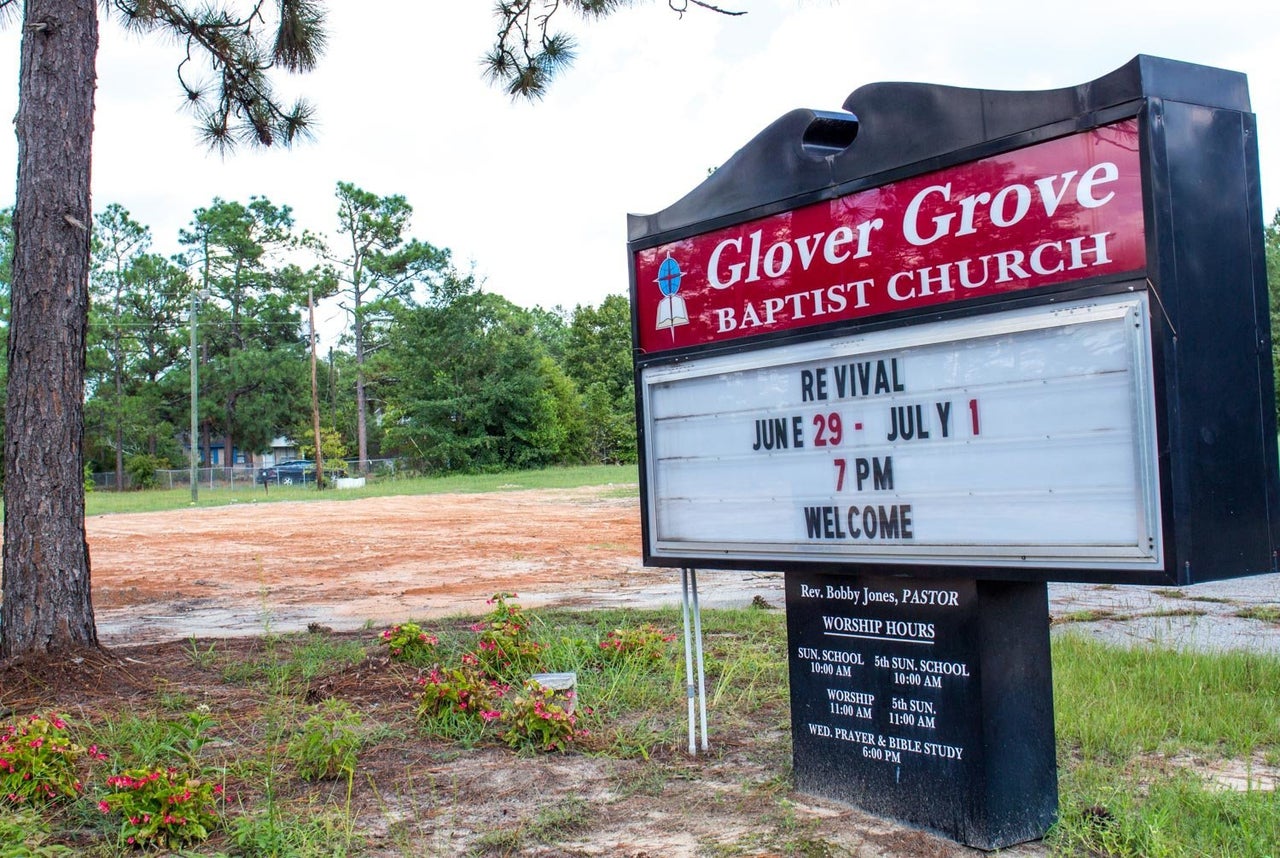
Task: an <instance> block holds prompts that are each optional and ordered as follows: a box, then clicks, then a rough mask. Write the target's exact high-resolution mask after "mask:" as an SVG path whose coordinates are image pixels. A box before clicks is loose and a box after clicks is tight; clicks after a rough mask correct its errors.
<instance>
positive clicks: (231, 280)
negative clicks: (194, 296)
mask: <svg viewBox="0 0 1280 858" xmlns="http://www.w3.org/2000/svg"><path fill="white" fill-rule="evenodd" d="M179 240H180V241H181V243H182V244H183V245H184V246H186V247H187V248H189V252H188V254H187V257H186V261H187V262H188V264H189V267H191V268H193V269H196V270H198V271H199V272H200V278H201V284H202V292H203V294H204V302H203V304H202V307H201V310H202V312H201V316H200V319H199V320H198V323H199V325H200V332H201V339H202V353H203V354H204V355H205V357H204V358H202V361H203V363H204V366H205V369H204V370H203V371H202V386H203V388H204V390H205V391H206V393H205V394H204V395H202V396H201V400H202V401H204V402H206V403H208V404H209V410H208V411H207V412H205V418H206V419H205V421H204V426H205V435H206V437H205V442H204V443H205V447H206V456H205V458H206V460H208V459H209V456H208V443H209V441H208V436H209V433H211V432H217V433H218V434H220V435H222V437H223V439H224V442H225V450H226V452H227V456H228V460H227V461H228V463H230V464H234V462H233V460H232V459H231V457H232V456H233V454H234V451H235V449H236V446H237V444H238V446H239V447H240V448H241V449H244V450H250V451H259V450H263V449H266V448H267V447H268V445H269V444H270V441H271V439H272V437H274V435H275V434H276V433H277V432H278V431H280V429H281V428H282V427H284V426H290V425H292V424H293V423H295V422H296V421H297V420H298V419H300V418H301V417H302V416H303V415H304V414H305V413H306V407H307V387H306V370H307V367H306V362H305V348H304V343H303V340H302V337H301V335H300V324H301V317H300V306H301V304H302V303H303V301H304V300H305V296H306V294H307V290H308V289H314V290H316V291H318V292H320V293H321V294H324V292H325V291H327V289H328V287H329V281H328V279H327V275H326V273H325V272H324V271H323V269H312V270H310V271H304V270H302V269H301V268H298V267H297V266H296V265H294V264H289V263H287V262H286V261H285V258H286V256H287V254H288V253H289V252H291V251H293V250H295V249H296V248H297V247H298V244H299V237H298V236H297V235H296V234H295V233H294V229H293V215H292V212H291V211H290V209H289V207H288V206H276V205H275V204H273V203H272V202H271V201H270V200H266V199H263V198H260V197H255V198H252V199H251V200H250V201H249V203H248V205H244V204H242V203H238V202H228V201H225V200H221V199H215V200H214V201H213V203H212V205H210V206H209V207H208V208H202V209H197V210H196V212H195V216H194V217H193V219H192V222H191V226H190V228H189V229H185V230H182V232H181V233H180V235H179Z"/></svg>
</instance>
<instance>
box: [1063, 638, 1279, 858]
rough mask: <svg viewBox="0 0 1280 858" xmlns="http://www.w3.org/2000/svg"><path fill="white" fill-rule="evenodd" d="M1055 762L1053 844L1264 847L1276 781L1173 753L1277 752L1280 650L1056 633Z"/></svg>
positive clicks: (1137, 851) (1274, 831)
mask: <svg viewBox="0 0 1280 858" xmlns="http://www.w3.org/2000/svg"><path fill="white" fill-rule="evenodd" d="M1053 671H1054V707H1055V716H1056V721H1057V739H1058V749H1059V752H1058V755H1059V761H1058V762H1059V771H1060V773H1061V774H1060V796H1061V797H1060V801H1061V810H1060V815H1059V822H1058V824H1057V825H1055V826H1054V829H1053V830H1052V832H1051V833H1050V837H1049V839H1048V842H1049V844H1050V846H1051V847H1052V850H1053V853H1054V854H1057V855H1108V856H1134V858H1138V856H1209V855H1213V856H1217V855H1222V856H1227V855H1230V856H1257V858H1264V856H1274V855H1276V854H1277V853H1276V851H1275V850H1276V845H1277V844H1280V800H1277V796H1276V794H1275V793H1274V792H1270V791H1263V790H1256V789H1255V790H1250V791H1246V792H1236V791H1232V790H1229V789H1223V788H1220V787H1218V786H1216V785H1214V784H1213V782H1211V781H1210V780H1209V779H1208V778H1207V777H1206V776H1205V775H1204V774H1202V773H1200V772H1197V771H1196V769H1195V768H1194V766H1193V765H1192V764H1191V763H1189V762H1188V763H1183V762H1175V761H1176V760H1190V759H1206V760H1253V759H1257V758H1262V759H1274V757H1275V755H1276V753H1277V751H1278V750H1280V718H1278V717H1277V714H1276V713H1277V709H1276V701H1275V694H1276V689H1277V688H1280V659H1277V658H1275V657H1274V656H1268V655H1262V654H1257V653H1246V652H1227V653H1199V652H1192V651H1185V650H1168V649H1156V648H1146V647H1144V648H1132V649H1130V648H1124V647H1118V646H1114V645H1108V644H1104V643H1100V642H1098V641H1095V640H1092V639H1090V638H1087V637H1085V636H1083V635H1078V634H1068V635H1062V636H1059V637H1057V638H1056V639H1055V640H1054V643H1053Z"/></svg>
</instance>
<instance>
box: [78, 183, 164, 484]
mask: <svg viewBox="0 0 1280 858" xmlns="http://www.w3.org/2000/svg"><path fill="white" fill-rule="evenodd" d="M93 229H94V242H93V259H92V268H91V270H90V297H91V301H90V309H91V313H92V314H93V315H92V316H91V319H92V318H94V317H96V319H97V320H98V323H97V324H94V323H93V322H92V321H91V324H90V330H89V349H90V353H91V354H92V351H93V346H94V343H95V341H97V342H98V343H100V344H101V346H102V347H103V348H104V349H105V351H106V354H105V356H104V361H103V362H104V364H105V366H104V367H103V369H105V371H106V374H107V375H108V376H109V378H108V379H106V380H105V381H106V384H105V385H103V387H106V388H107V390H108V391H109V392H107V393H106V395H105V396H101V395H100V396H99V397H98V399H99V401H100V402H102V404H103V406H104V409H105V411H106V412H107V413H106V415H104V416H105V417H106V422H107V423H108V424H109V426H110V429H111V436H112V437H111V447H112V448H113V450H114V453H115V475H116V489H117V490H122V489H123V488H124V485H125V483H124V447H125V439H124V436H125V424H126V422H128V413H129V411H130V409H129V404H128V403H127V402H126V399H125V374H126V372H127V370H128V364H129V358H130V351H131V350H132V348H133V339H132V336H131V335H130V334H129V329H130V327H131V323H132V320H131V319H130V317H129V314H128V313H127V311H126V308H125V295H126V294H127V292H128V291H129V285H130V284H129V278H130V272H131V269H132V268H133V265H134V263H135V262H136V260H137V259H138V257H140V256H141V255H142V254H143V253H145V252H146V249H147V247H148V245H150V243H151V231H150V230H149V229H147V228H146V227H145V226H143V225H142V224H140V223H138V222H137V221H135V220H134V219H133V218H132V217H131V216H130V215H129V212H128V210H127V209H125V208H124V207H123V206H121V205H119V204H118V203H112V204H111V205H109V206H107V207H106V209H105V210H103V211H102V212H99V214H98V216H97V217H96V218H95V219H94V225H93ZM95 363H96V361H94V360H93V359H92V357H91V358H90V361H89V364H88V366H89V367H90V368H92V367H93V366H94V364H95ZM89 387H90V389H91V390H92V389H93V388H94V387H95V385H94V384H93V383H92V380H90V383H89ZM93 393H94V394H101V391H100V390H93ZM86 408H89V405H88V404H86ZM86 420H87V422H89V423H92V422H93V421H92V420H91V419H89V417H88V415H86Z"/></svg>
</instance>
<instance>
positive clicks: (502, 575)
mask: <svg viewBox="0 0 1280 858" xmlns="http://www.w3.org/2000/svg"><path fill="white" fill-rule="evenodd" d="M619 492H620V488H619V487H610V486H598V487H586V488H577V489H564V490H522V491H505V492H494V493H487V494H449V495H419V496H403V497H379V498H367V499H361V500H351V501H337V500H335V501H333V502H323V501H319V502H315V501H313V502H283V503H255V502H250V503H241V504H234V505H231V506H226V507H217V508H204V509H185V510H174V511H170V512H161V513H149V514H128V515H102V516H94V517H91V518H90V519H89V520H88V523H87V525H88V537H89V546H90V556H91V560H92V567H93V572H92V577H93V598H94V608H95V612H96V615H97V621H98V631H99V636H100V638H101V639H102V641H103V642H104V643H106V644H108V645H112V644H126V643H151V642H157V641H162V640H169V639H173V638H188V637H213V636H233V635H242V634H254V633H258V632H261V631H263V629H264V628H265V627H268V626H269V627H270V628H271V629H272V630H274V631H295V630H300V629H304V628H306V627H307V625H308V624H309V623H319V624H321V625H324V626H329V627H331V628H334V629H339V630H342V629H353V628H359V627H360V626H361V625H363V624H364V623H365V622H366V621H368V620H373V621H374V623H375V624H378V625H384V624H387V623H392V622H397V621H402V620H406V619H410V618H423V617H432V616H442V615H451V614H463V613H467V614H479V613H483V612H484V611H485V610H486V608H485V605H484V602H485V600H486V599H487V598H489V597H490V596H492V595H493V594H494V593H496V592H499V591H508V592H515V593H518V594H519V595H520V600H521V604H523V605H525V606H526V607H540V606H544V605H562V606H570V607H602V606H610V605H632V606H640V605H644V606H652V605H656V604H674V603H677V602H678V600H679V594H680V589H679V588H680V573H679V572H678V571H677V570H674V569H653V568H645V567H644V566H642V565H641V554H640V545H641V542H640V516H639V510H638V501H637V499H636V496H635V494H634V493H632V492H631V491H628V490H627V487H622V488H621V492H622V494H621V496H619ZM708 578H709V580H708ZM703 582H705V583H703ZM700 583H702V586H701V587H700V589H702V590H703V592H704V594H705V595H706V596H707V597H708V598H704V599H703V600H702V603H703V604H704V605H739V606H741V605H745V604H747V603H749V602H750V601H751V600H752V598H753V597H754V596H756V595H760V596H761V597H762V598H765V599H767V600H768V601H769V602H770V603H771V604H774V605H778V606H781V604H782V601H783V599H782V589H781V586H782V585H781V576H780V575H776V574H774V575H767V574H750V573H719V574H716V573H702V574H701V575H700ZM708 599H709V600H710V601H708Z"/></svg>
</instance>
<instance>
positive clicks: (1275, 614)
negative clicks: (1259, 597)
mask: <svg viewBox="0 0 1280 858" xmlns="http://www.w3.org/2000/svg"><path fill="white" fill-rule="evenodd" d="M1231 616H1233V617H1239V618H1240V619H1242V620H1262V621H1263V622H1264V623H1280V605H1250V606H1249V607H1247V608H1241V609H1240V610H1238V611H1236V612H1235V613H1233V614H1232V615H1231Z"/></svg>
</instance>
